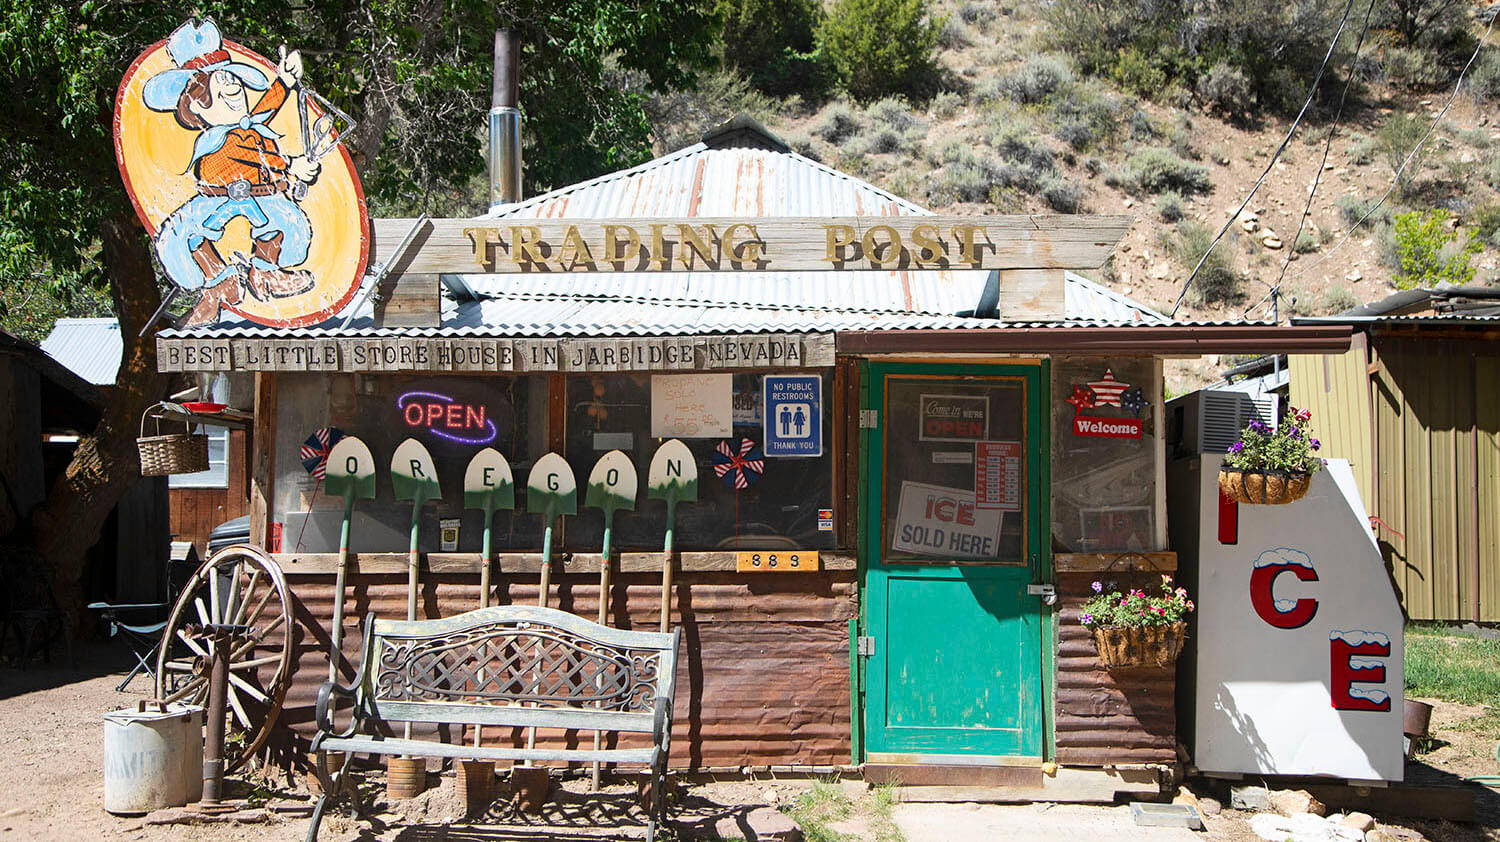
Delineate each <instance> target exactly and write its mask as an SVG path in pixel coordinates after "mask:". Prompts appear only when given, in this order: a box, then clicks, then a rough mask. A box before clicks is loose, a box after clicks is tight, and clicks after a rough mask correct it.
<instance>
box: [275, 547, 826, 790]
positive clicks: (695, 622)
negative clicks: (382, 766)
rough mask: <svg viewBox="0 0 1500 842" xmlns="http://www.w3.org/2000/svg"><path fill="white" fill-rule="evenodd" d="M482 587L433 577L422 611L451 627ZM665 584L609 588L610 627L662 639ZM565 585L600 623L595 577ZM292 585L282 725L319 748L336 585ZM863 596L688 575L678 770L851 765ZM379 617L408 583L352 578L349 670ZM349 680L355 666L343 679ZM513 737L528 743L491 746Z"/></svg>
mask: <svg viewBox="0 0 1500 842" xmlns="http://www.w3.org/2000/svg"><path fill="white" fill-rule="evenodd" d="M477 578H478V577H474V576H471V577H455V576H441V577H428V581H427V582H426V583H424V586H423V588H422V596H421V600H420V604H421V606H422V610H423V611H424V612H425V614H426V616H452V615H454V614H459V613H462V612H464V611H468V610H471V609H473V608H477V607H479V590H478V584H477ZM659 581H660V580H659V579H658V578H657V577H655V576H648V575H624V576H620V577H618V578H617V581H616V583H615V585H614V586H613V587H612V588H611V595H612V597H611V598H612V606H611V607H612V609H613V612H614V614H613V617H612V625H614V626H616V627H629V628H638V629H646V630H649V631H655V630H656V629H657V627H658V626H657V624H658V622H659V618H660V605H661V590H660V584H659ZM554 582H555V583H556V585H555V590H554V598H553V600H552V605H553V607H556V608H561V609H563V610H565V611H570V612H572V613H575V614H579V615H581V616H584V617H587V618H589V619H594V618H595V617H596V616H597V612H598V601H597V600H598V594H599V587H598V579H597V577H595V576H592V575H591V576H570V575H562V576H559V577H557V578H556V579H554ZM289 583H290V585H291V588H292V591H293V593H294V596H295V601H296V606H295V612H296V614H297V619H298V622H299V631H298V648H297V664H296V669H295V670H294V672H293V682H292V686H291V689H290V691H289V692H288V693H287V698H286V703H285V709H284V712H283V714H282V720H281V722H282V724H283V725H285V726H289V727H290V728H292V729H293V730H294V731H295V732H296V733H297V734H298V735H299V736H301V737H302V738H304V739H310V738H311V736H312V734H313V733H314V731H315V726H314V724H313V711H314V707H315V705H316V701H317V692H318V687H319V686H321V685H322V683H323V682H324V681H325V680H326V679H327V678H328V660H327V657H326V653H327V647H328V633H327V631H326V629H327V628H328V627H329V625H330V624H331V622H332V616H333V578H332V576H293V577H289ZM496 588H497V593H498V598H499V601H500V602H501V603H502V604H503V603H507V602H514V603H517V604H526V605H535V604H536V600H537V585H536V582H535V581H534V579H533V578H531V577H526V578H524V579H523V578H521V577H507V576H497V577H496ZM854 591H855V586H854V582H853V573H852V572H827V573H822V574H817V575H806V574H802V575H796V576H768V577H763V578H761V579H757V580H754V581H746V580H745V579H744V577H743V576H737V575H735V574H684V575H680V576H679V577H678V579H677V582H676V606H677V610H678V612H679V617H678V619H679V620H680V623H678V624H677V625H680V626H681V628H682V630H683V651H682V652H680V653H679V659H680V661H679V666H678V670H677V688H678V690H677V696H676V699H675V716H676V721H675V723H674V727H673V731H672V766H673V768H674V769H678V770H685V769H703V768H723V767H731V766H734V767H738V766H765V765H806V766H826V765H835V764H844V763H848V762H849V739H850V733H851V729H850V723H849V637H848V621H849V618H850V617H852V616H854V612H855V595H854ZM492 604H493V603H492ZM370 611H374V612H375V613H376V614H377V615H379V616H382V617H404V616H405V615H406V580H405V577H393V576H351V577H350V590H349V592H348V601H347V602H346V605H345V617H346V618H347V622H348V630H347V631H346V633H345V638H344V640H345V643H344V646H343V651H344V653H345V658H346V659H348V660H349V661H350V662H351V663H358V652H359V645H360V629H359V625H360V623H361V622H362V620H363V617H364V616H365V615H366V614H367V613H368V612H370ZM351 675H352V666H351V667H349V671H348V672H346V674H345V677H346V678H347V677H349V676H351ZM512 736H518V735H501V734H498V733H497V734H494V735H492V736H491V737H490V738H491V739H505V738H510V737H512ZM547 736H548V735H546V734H543V735H542V738H543V739H545V738H546V737H547ZM556 738H557V739H562V736H561V735H560V734H559V735H556ZM585 739H588V737H585Z"/></svg>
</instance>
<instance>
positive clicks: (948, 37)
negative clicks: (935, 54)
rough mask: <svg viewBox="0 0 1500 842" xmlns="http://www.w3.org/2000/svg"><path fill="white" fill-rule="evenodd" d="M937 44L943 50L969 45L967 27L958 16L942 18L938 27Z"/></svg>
mask: <svg viewBox="0 0 1500 842" xmlns="http://www.w3.org/2000/svg"><path fill="white" fill-rule="evenodd" d="M937 42H938V46H939V47H942V48H943V49H945V50H957V49H960V48H962V47H967V46H969V43H970V41H969V27H967V26H965V25H964V22H963V21H962V20H959V19H958V18H943V23H942V25H941V26H940V27H938V38H937Z"/></svg>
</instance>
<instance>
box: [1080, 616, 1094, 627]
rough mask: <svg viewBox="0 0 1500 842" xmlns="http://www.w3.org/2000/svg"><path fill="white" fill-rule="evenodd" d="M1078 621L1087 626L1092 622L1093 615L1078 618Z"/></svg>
mask: <svg viewBox="0 0 1500 842" xmlns="http://www.w3.org/2000/svg"><path fill="white" fill-rule="evenodd" d="M1079 619H1080V620H1082V621H1083V624H1084V625H1088V624H1089V623H1092V622H1094V615H1093V614H1085V615H1083V616H1082V617H1080V618H1079Z"/></svg>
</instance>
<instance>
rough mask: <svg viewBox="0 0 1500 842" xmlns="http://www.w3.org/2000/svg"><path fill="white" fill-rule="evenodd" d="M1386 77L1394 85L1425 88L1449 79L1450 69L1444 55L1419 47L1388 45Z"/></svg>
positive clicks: (1416, 88)
mask: <svg viewBox="0 0 1500 842" xmlns="http://www.w3.org/2000/svg"><path fill="white" fill-rule="evenodd" d="M1385 78H1386V81H1388V82H1390V83H1391V84H1393V85H1401V86H1403V87H1407V88H1411V89H1413V90H1425V89H1428V88H1433V87H1436V86H1438V85H1441V84H1443V83H1445V82H1447V81H1448V70H1447V66H1446V63H1445V62H1444V61H1443V58H1442V56H1440V55H1438V54H1436V53H1434V52H1433V51H1432V50H1425V49H1421V48H1417V47H1388V48H1387V49H1386V51H1385Z"/></svg>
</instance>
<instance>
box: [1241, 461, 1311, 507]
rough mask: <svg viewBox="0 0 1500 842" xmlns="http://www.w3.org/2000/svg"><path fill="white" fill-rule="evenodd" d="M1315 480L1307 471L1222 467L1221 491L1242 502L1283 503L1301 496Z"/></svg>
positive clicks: (1273, 504)
mask: <svg viewBox="0 0 1500 842" xmlns="http://www.w3.org/2000/svg"><path fill="white" fill-rule="evenodd" d="M1311 483H1312V474H1310V473H1307V472H1305V471H1241V470H1237V469H1234V468H1221V469H1219V492H1220V493H1222V494H1223V495H1224V496H1225V497H1228V498H1229V499H1231V500H1235V501H1238V502H1240V503H1251V504H1256V505H1260V504H1265V505H1272V506H1275V505H1280V504H1283V503H1290V502H1292V501H1293V500H1300V499H1302V496H1303V495H1304V494H1306V493H1307V487H1308V486H1309V485H1310V484H1311Z"/></svg>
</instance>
